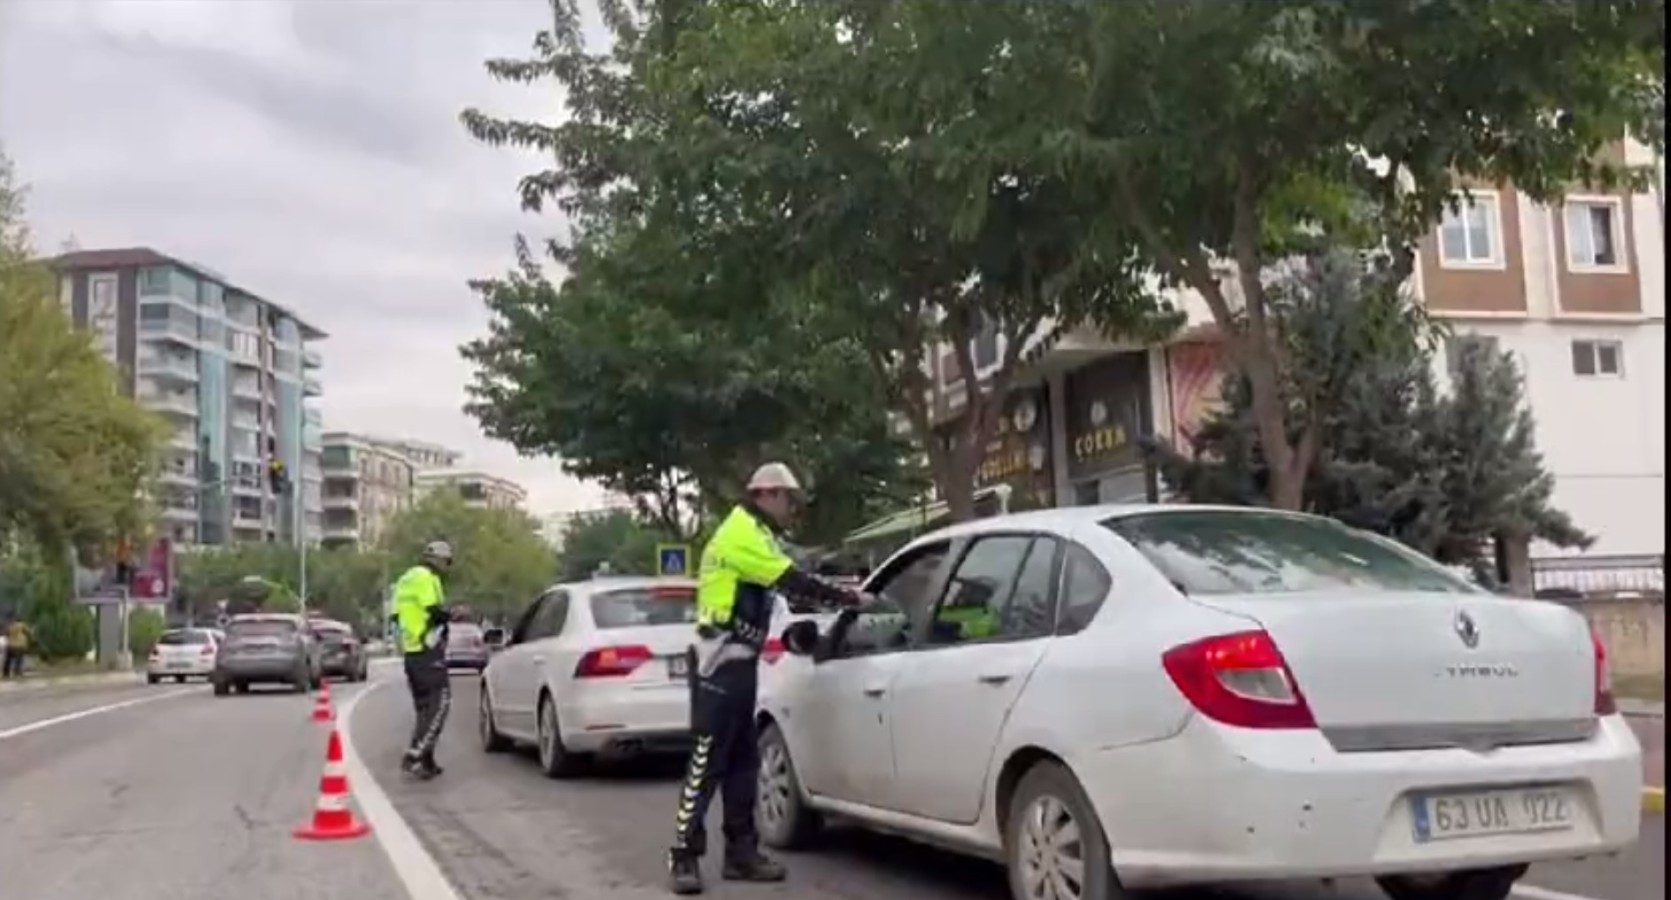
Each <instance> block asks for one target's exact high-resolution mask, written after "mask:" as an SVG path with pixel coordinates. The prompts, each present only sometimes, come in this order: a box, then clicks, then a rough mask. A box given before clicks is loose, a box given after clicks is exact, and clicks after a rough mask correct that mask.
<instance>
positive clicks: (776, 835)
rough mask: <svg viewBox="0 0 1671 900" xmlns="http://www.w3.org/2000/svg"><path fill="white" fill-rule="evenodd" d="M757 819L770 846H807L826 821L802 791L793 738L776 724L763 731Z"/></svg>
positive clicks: (783, 847) (763, 839)
mask: <svg viewBox="0 0 1671 900" xmlns="http://www.w3.org/2000/svg"><path fill="white" fill-rule="evenodd" d="M755 820H756V821H757V822H759V823H760V826H759V827H760V839H761V840H762V841H765V842H766V846H768V847H776V848H778V849H780V850H794V849H796V848H798V847H804V846H806V844H807V843H808V842H809V841H810V840H812V838H813V837H814V836H815V835H817V833H818V829H819V826H821V825H822V824H823V822H822V821H821V820H820V817H819V815H818V813H817V812H815V811H813V810H812V809H810V808H808V807H807V805H806V801H805V799H804V798H803V795H802V794H801V779H800V778H799V777H798V776H796V774H795V763H794V761H793V760H792V759H790V758H789V742H788V741H787V740H785V739H784V737H783V730H782V729H780V728H778V726H777V725H776V724H771V725H767V726H766V729H765V730H764V731H762V732H761V733H760V789H759V793H758V799H757V800H756V801H755Z"/></svg>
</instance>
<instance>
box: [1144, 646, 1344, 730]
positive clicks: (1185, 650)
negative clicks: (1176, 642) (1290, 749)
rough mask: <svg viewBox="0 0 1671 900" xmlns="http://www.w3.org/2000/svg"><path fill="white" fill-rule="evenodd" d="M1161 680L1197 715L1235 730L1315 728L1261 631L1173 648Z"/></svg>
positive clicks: (1287, 672) (1283, 665)
mask: <svg viewBox="0 0 1671 900" xmlns="http://www.w3.org/2000/svg"><path fill="white" fill-rule="evenodd" d="M1162 664H1163V665H1164V666H1165V668H1166V674H1167V675H1169V676H1171V678H1172V683H1173V684H1175V685H1177V686H1178V691H1179V692H1180V693H1182V694H1183V695H1184V698H1185V699H1187V700H1188V701H1189V702H1190V704H1191V705H1193V706H1194V707H1195V708H1196V710H1197V711H1199V712H1200V713H1201V714H1202V715H1204V716H1206V717H1207V718H1209V719H1212V720H1213V721H1215V722H1220V723H1222V724H1225V725H1233V726H1236V727H1238V728H1259V729H1300V728H1316V727H1317V720H1316V719H1315V718H1314V717H1313V716H1312V714H1311V707H1310V706H1309V705H1308V704H1307V703H1306V700H1305V695H1304V694H1301V693H1300V686H1299V684H1298V683H1297V682H1296V681H1295V680H1294V673H1293V672H1292V671H1291V670H1290V669H1289V668H1288V661H1287V660H1285V659H1283V658H1282V651H1281V650H1279V649H1277V645H1276V641H1274V640H1272V638H1271V636H1270V635H1269V634H1267V633H1266V632H1264V631H1244V632H1239V633H1236V634H1227V635H1220V636H1218V637H1211V638H1207V639H1206V640H1201V641H1196V642H1194V643H1190V644H1185V645H1183V646H1181V647H1174V648H1173V649H1171V650H1169V651H1167V653H1166V655H1165V656H1163V657H1162Z"/></svg>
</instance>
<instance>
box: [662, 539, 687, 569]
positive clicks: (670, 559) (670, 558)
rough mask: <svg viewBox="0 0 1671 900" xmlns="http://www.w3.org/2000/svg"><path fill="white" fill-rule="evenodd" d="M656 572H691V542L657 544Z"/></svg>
mask: <svg viewBox="0 0 1671 900" xmlns="http://www.w3.org/2000/svg"><path fill="white" fill-rule="evenodd" d="M656 574H657V575H663V576H675V577H676V576H685V575H689V574H690V545H689V544H657V545H656Z"/></svg>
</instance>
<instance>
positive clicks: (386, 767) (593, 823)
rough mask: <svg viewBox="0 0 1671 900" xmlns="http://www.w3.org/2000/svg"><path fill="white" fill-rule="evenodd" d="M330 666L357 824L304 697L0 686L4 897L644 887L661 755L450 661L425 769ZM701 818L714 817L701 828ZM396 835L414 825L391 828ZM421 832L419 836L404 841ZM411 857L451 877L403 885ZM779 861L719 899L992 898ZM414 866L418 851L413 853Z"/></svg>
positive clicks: (1644, 870)
mask: <svg viewBox="0 0 1671 900" xmlns="http://www.w3.org/2000/svg"><path fill="white" fill-rule="evenodd" d="M382 677H384V678H387V679H389V680H390V681H392V682H394V683H385V684H383V685H382V686H380V687H378V688H376V689H374V690H371V691H370V692H369V693H368V694H366V696H364V697H362V698H359V699H358V700H356V699H355V695H356V694H357V693H359V692H360V691H361V690H362V689H361V688H360V687H358V686H338V687H337V688H336V697H337V701H338V704H339V709H343V710H344V711H345V712H347V713H348V719H349V729H350V731H349V734H350V736H351V738H352V741H351V743H352V745H353V747H354V750H355V754H356V756H357V757H358V758H359V760H360V762H362V763H364V764H365V765H366V766H368V767H369V769H370V771H372V772H375V773H377V775H378V777H377V779H376V781H375V782H373V783H371V784H367V783H366V782H367V781H368V780H369V779H366V778H362V776H363V775H364V774H365V772H364V771H363V770H355V771H356V774H355V776H354V777H355V778H356V781H355V788H356V795H357V800H358V801H359V805H360V806H361V807H362V808H365V809H367V810H369V812H370V814H371V815H372V816H373V818H374V819H376V820H377V824H378V830H377V832H376V834H375V835H374V836H373V837H370V838H366V839H363V840H359V841H353V842H347V843H340V844H307V843H298V842H296V841H295V840H293V839H292V838H291V836H290V831H291V829H292V828H294V827H295V826H297V825H300V824H302V823H303V822H305V821H306V820H307V818H308V816H309V815H310V813H311V808H312V804H313V800H314V791H315V789H316V785H317V782H318V778H319V771H320V767H321V765H322V764H323V752H324V742H325V733H326V731H325V729H324V728H323V726H319V725H316V724H313V723H310V722H308V721H307V719H308V714H309V712H310V710H311V701H310V700H309V699H308V698H305V697H300V696H295V695H289V694H283V693H262V694H259V695H255V696H250V697H229V698H215V697H213V696H211V695H210V693H209V691H208V689H207V688H206V687H203V686H199V685H192V686H188V687H185V688H183V689H182V688H178V687H174V686H168V685H163V686H158V687H144V686H133V687H118V688H109V687H106V688H97V689H85V690H76V691H58V690H51V691H41V692H29V693H20V694H13V695H0V897H4V898H5V900H224V898H226V897H229V896H237V897H240V898H248V900H268V898H273V900H278V898H284V900H295V898H300V900H339V898H340V900H350V898H351V900H406V898H408V897H410V900H606V898H607V900H649V898H661V897H664V896H665V894H663V893H662V891H661V889H660V885H661V875H662V853H663V848H664V846H665V844H666V842H667V839H668V831H669V819H670V810H671V808H672V802H673V797H674V794H675V791H676V789H677V788H676V784H677V779H678V776H679V774H680V772H679V766H678V764H677V762H664V763H661V764H654V763H652V764H639V765H633V766H625V767H618V768H614V769H605V770H603V771H601V772H599V773H598V774H597V775H596V776H594V777H591V778H586V779H581V780H577V781H573V782H565V783H558V782H552V781H548V780H546V779H544V778H542V777H541V776H540V775H539V773H538V772H537V771H536V770H535V768H534V765H533V763H532V761H530V760H529V759H527V758H525V757H523V756H520V755H517V754H507V755H500V756H488V755H486V754H483V753H481V752H480V750H479V749H477V747H476V745H475V741H474V731H473V729H474V726H475V715H476V714H475V709H476V701H477V692H476V691H477V683H476V679H475V678H474V677H468V676H460V677H457V678H455V679H454V685H455V688H456V696H455V700H454V720H453V722H452V724H451V726H450V727H449V729H448V733H447V736H446V738H445V740H444V741H443V746H442V750H441V761H442V763H443V764H444V765H446V766H447V774H446V776H445V777H443V778H441V779H440V780H438V781H435V782H430V783H412V782H407V781H404V780H401V779H399V778H395V777H390V773H392V772H393V769H394V767H395V764H396V762H397V760H398V757H399V754H400V749H401V740H402V738H403V737H404V736H405V733H406V730H407V729H408V727H409V724H410V720H409V716H410V706H409V704H408V701H407V699H406V697H405V694H404V692H403V691H402V690H401V689H400V688H401V686H400V685H399V683H398V680H397V678H398V670H393V669H385V670H384V671H383V675H382ZM1645 828H1646V829H1647V830H1646V831H1645V833H1644V837H1643V843H1642V844H1641V846H1640V847H1639V848H1638V849H1637V850H1636V851H1633V852H1632V853H1630V854H1628V855H1627V856H1625V857H1624V858H1621V859H1616V860H1609V861H1598V862H1594V863H1588V864H1571V865H1563V866H1549V867H1542V868H1539V869H1537V870H1534V872H1533V874H1532V875H1531V876H1530V877H1529V878H1528V880H1527V884H1528V885H1535V886H1536V887H1537V888H1541V889H1542V890H1541V891H1538V890H1532V891H1528V892H1526V893H1525V894H1524V895H1523V896H1524V900H1573V898H1590V900H1660V898H1663V897H1664V887H1663V885H1664V878H1665V867H1664V851H1663V848H1664V844H1665V835H1664V830H1663V820H1662V819H1660V818H1657V817H1656V818H1652V819H1649V820H1647V823H1646V825H1645ZM716 831H717V829H716ZM403 834H404V835H405V837H406V838H410V837H411V836H412V835H415V836H416V840H415V841H411V842H410V843H409V844H408V843H406V841H404V840H403ZM426 851H427V853H426ZM415 857H421V858H423V861H425V862H426V863H427V862H429V861H430V860H433V863H434V864H438V869H439V872H440V873H443V874H444V875H445V877H446V880H447V881H448V882H450V883H451V885H452V888H451V889H448V888H446V887H444V886H443V887H440V888H439V889H437V890H434V891H428V890H425V889H423V887H422V885H421V884H419V885H417V889H416V890H414V891H413V892H411V893H408V890H407V888H412V887H413V886H414V885H413V884H412V883H411V882H410V880H409V881H408V883H407V884H406V885H405V886H404V887H403V883H402V880H401V879H400V878H399V877H398V876H397V874H396V872H395V869H394V866H393V865H392V864H391V862H390V859H391V858H395V859H401V860H402V861H403V865H402V868H403V870H405V871H406V872H408V873H410V872H412V871H413V869H414V866H413V865H412V864H411V863H412V861H413V859H414V858H415ZM786 862H788V863H789V865H790V866H791V871H792V877H793V881H791V882H790V883H788V884H785V885H781V886H771V887H759V886H736V885H727V884H724V883H721V882H717V880H716V881H715V883H714V884H713V886H712V890H711V893H710V896H713V897H717V898H720V900H743V898H750V900H787V898H794V900H1004V898H1005V894H1004V890H1003V883H1002V877H1001V874H1000V873H999V871H998V870H997V869H996V868H995V867H993V866H991V865H988V864H985V863H981V862H977V861H973V860H968V859H964V858H961V857H957V856H953V855H950V854H944V853H940V852H937V851H933V850H929V849H925V848H922V847H918V846H916V845H913V844H910V843H907V842H904V841H899V840H894V839H889V838H883V837H877V836H871V835H865V834H861V833H856V832H845V833H836V834H833V835H831V836H830V838H829V840H827V841H826V842H825V845H824V846H823V847H822V848H821V849H820V850H819V851H818V852H817V853H811V854H797V855H793V856H788V857H786ZM417 868H422V867H417ZM1209 897H1211V898H1214V900H1322V898H1334V900H1382V897H1381V895H1380V894H1379V893H1378V892H1377V891H1375V889H1374V888H1373V887H1372V886H1370V885H1367V884H1342V885H1339V886H1337V888H1336V889H1335V890H1334V891H1332V892H1331V891H1329V890H1326V889H1324V888H1323V887H1322V886H1319V885H1307V884H1300V885H1279V886H1274V887H1270V888H1266V889H1264V890H1261V891H1247V892H1235V891H1217V892H1210V891H1190V892H1183V893H1180V894H1173V895H1169V900H1206V898H1209Z"/></svg>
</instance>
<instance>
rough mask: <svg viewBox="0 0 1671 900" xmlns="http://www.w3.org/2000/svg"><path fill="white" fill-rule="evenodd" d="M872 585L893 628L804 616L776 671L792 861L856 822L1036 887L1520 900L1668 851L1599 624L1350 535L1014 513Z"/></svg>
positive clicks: (1097, 899) (1253, 517)
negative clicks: (1656, 843)
mask: <svg viewBox="0 0 1671 900" xmlns="http://www.w3.org/2000/svg"><path fill="white" fill-rule="evenodd" d="M866 588H867V589H868V590H869V591H870V592H872V593H874V594H878V595H880V597H881V598H882V600H881V609H880V611H879V612H875V613H870V612H867V613H863V614H855V613H852V612H847V613H843V614H842V615H841V616H839V617H838V618H837V619H836V620H835V621H834V622H832V623H829V624H828V625H826V626H822V627H821V626H820V625H819V624H818V623H816V622H796V623H794V624H792V625H790V626H789V627H788V629H787V630H786V631H785V632H783V633H782V635H781V636H782V640H783V642H784V644H785V646H786V647H787V649H788V650H789V651H790V655H789V656H787V657H785V658H784V659H783V660H780V661H779V662H778V663H776V664H775V667H776V668H777V669H779V670H780V671H777V672H775V673H774V674H773V676H772V677H771V678H769V679H767V680H766V681H765V682H764V683H763V696H762V702H761V713H760V715H761V721H762V735H761V740H760V746H761V757H762V761H763V762H762V776H761V778H762V791H761V794H760V803H759V808H758V813H759V821H760V828H761V833H762V836H763V838H764V840H765V841H766V842H767V843H769V844H771V845H774V846H778V847H790V846H795V845H798V844H800V843H802V842H803V841H804V840H805V839H806V838H808V837H809V836H810V835H811V834H812V833H813V832H814V831H815V830H816V828H817V827H818V825H819V822H820V821H821V819H822V818H824V817H826V816H834V817H838V818H841V819H844V820H848V821H853V822H857V823H859V824H862V825H868V826H871V827H875V828H878V829H882V830H887V831H890V832H895V833H903V834H906V835H909V836H914V837H916V838H919V839H921V840H924V841H927V842H932V843H936V844H942V845H950V846H953V847H959V848H962V849H965V850H967V851H970V852H973V853H976V854H981V855H985V856H989V857H992V858H994V859H997V860H1000V861H1002V862H1004V863H1006V864H1007V866H1008V869H1009V877H1010V885H1011V891H1012V894H1013V896H1015V897H1016V898H1022V897H1029V898H1031V897H1035V896H1039V894H1038V893H1036V892H1035V891H1034V888H1035V887H1036V886H1037V885H1038V884H1039V883H1040V882H1041V879H1054V880H1055V882H1061V883H1067V884H1069V885H1070V886H1071V887H1072V888H1073V890H1072V891H1071V892H1070V894H1069V895H1071V896H1075V897H1080V898H1084V900H1110V898H1116V897H1120V896H1123V895H1124V894H1123V889H1125V888H1149V887H1162V886H1171V885H1188V884H1199V883H1218V882H1243V881H1258V880H1291V879H1306V878H1319V879H1322V878H1334V877H1346V876H1369V877H1373V878H1375V879H1377V880H1378V882H1379V883H1380V885H1381V886H1382V888H1383V890H1384V891H1385V892H1386V893H1387V894H1389V895H1390V896H1391V897H1393V898H1395V900H1465V898H1466V900H1501V898H1504V897H1507V896H1508V895H1509V894H1510V892H1511V890H1512V889H1513V886H1514V883H1515V881H1516V880H1517V879H1518V878H1520V876H1521V875H1523V874H1524V873H1525V871H1526V869H1527V867H1528V865H1529V864H1531V863H1535V862H1541V861H1545V860H1563V859H1574V858H1582V857H1591V856H1599V855H1604V854H1607V853H1610V852H1613V851H1617V850H1619V849H1620V848H1623V847H1625V846H1628V845H1629V844H1631V843H1632V842H1634V841H1635V840H1636V838H1637V832H1638V828H1639V809H1638V805H1639V802H1640V800H1639V797H1640V792H1641V787H1642V767H1641V755H1640V748H1639V747H1638V745H1637V742H1636V739H1635V737H1634V736H1633V735H1632V733H1631V730H1630V728H1629V726H1628V725H1627V724H1626V723H1625V722H1624V720H1623V719H1622V718H1621V717H1620V716H1619V715H1618V712H1617V709H1616V706H1615V703H1614V699H1613V696H1612V692H1611V683H1610V679H1609V674H1608V668H1607V656H1606V652H1605V651H1604V649H1603V648H1602V645H1601V644H1600V642H1599V641H1597V640H1596V639H1595V638H1594V636H1593V635H1592V634H1591V633H1590V632H1589V630H1588V629H1587V627H1586V625H1585V622H1584V620H1583V618H1582V617H1580V616H1579V615H1578V614H1577V613H1575V612H1573V611H1572V610H1570V609H1567V608H1565V607H1562V606H1559V605H1557V604H1552V603H1543V602H1539V601H1533V600H1516V599H1508V598H1503V597H1498V596H1495V595H1493V594H1490V593H1488V592H1486V591H1483V590H1480V589H1478V588H1476V587H1474V586H1473V585H1471V584H1469V583H1467V582H1466V581H1464V580H1462V579H1459V578H1457V577H1455V576H1454V575H1452V574H1450V573H1448V572H1446V571H1445V570H1443V569H1442V568H1441V567H1439V566H1438V565H1436V564H1435V563H1433V562H1431V561H1430V560H1428V559H1426V558H1425V557H1422V556H1420V555H1418V554H1416V553H1414V552H1412V551H1410V550H1408V549H1406V548H1404V547H1402V546H1400V545H1398V544H1395V543H1393V542H1391V541H1389V540H1386V539H1384V538H1380V537H1377V536H1374V535H1370V534H1367V533H1364V532H1361V531H1356V530H1354V529H1351V528H1348V527H1346V526H1344V525H1342V524H1340V523H1337V522H1334V521H1332V520H1328V519H1322V518H1317V517H1313V516H1305V515H1298V514H1290V513H1284V512H1277V511H1269V510H1253V509H1235V508H1220V507H1205V506H1181V505H1180V506H1130V507H1090V508H1086V507H1081V508H1073V509H1058V510H1048V511H1040V512H1033V513H1024V514H1018V515H1006V516H999V517H994V518H988V519H981V520H977V521H972V522H966V523H962V524H959V525H956V526H953V527H950V528H947V529H944V530H941V531H938V532H936V533H933V534H930V535H926V536H924V537H921V538H918V539H916V540H914V541H912V542H911V543H910V544H908V545H907V546H906V547H905V548H904V549H903V550H901V551H900V552H899V553H897V554H896V555H895V556H893V557H892V558H891V559H890V560H889V561H888V562H887V563H886V564H885V565H884V566H882V567H881V568H880V569H879V570H878V571H877V573H876V574H875V575H874V576H873V577H872V578H871V579H870V580H869V581H868V582H867V584H866ZM1056 895H1057V896H1066V895H1064V894H1062V893H1061V892H1060V891H1058V892H1057V893H1056Z"/></svg>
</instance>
